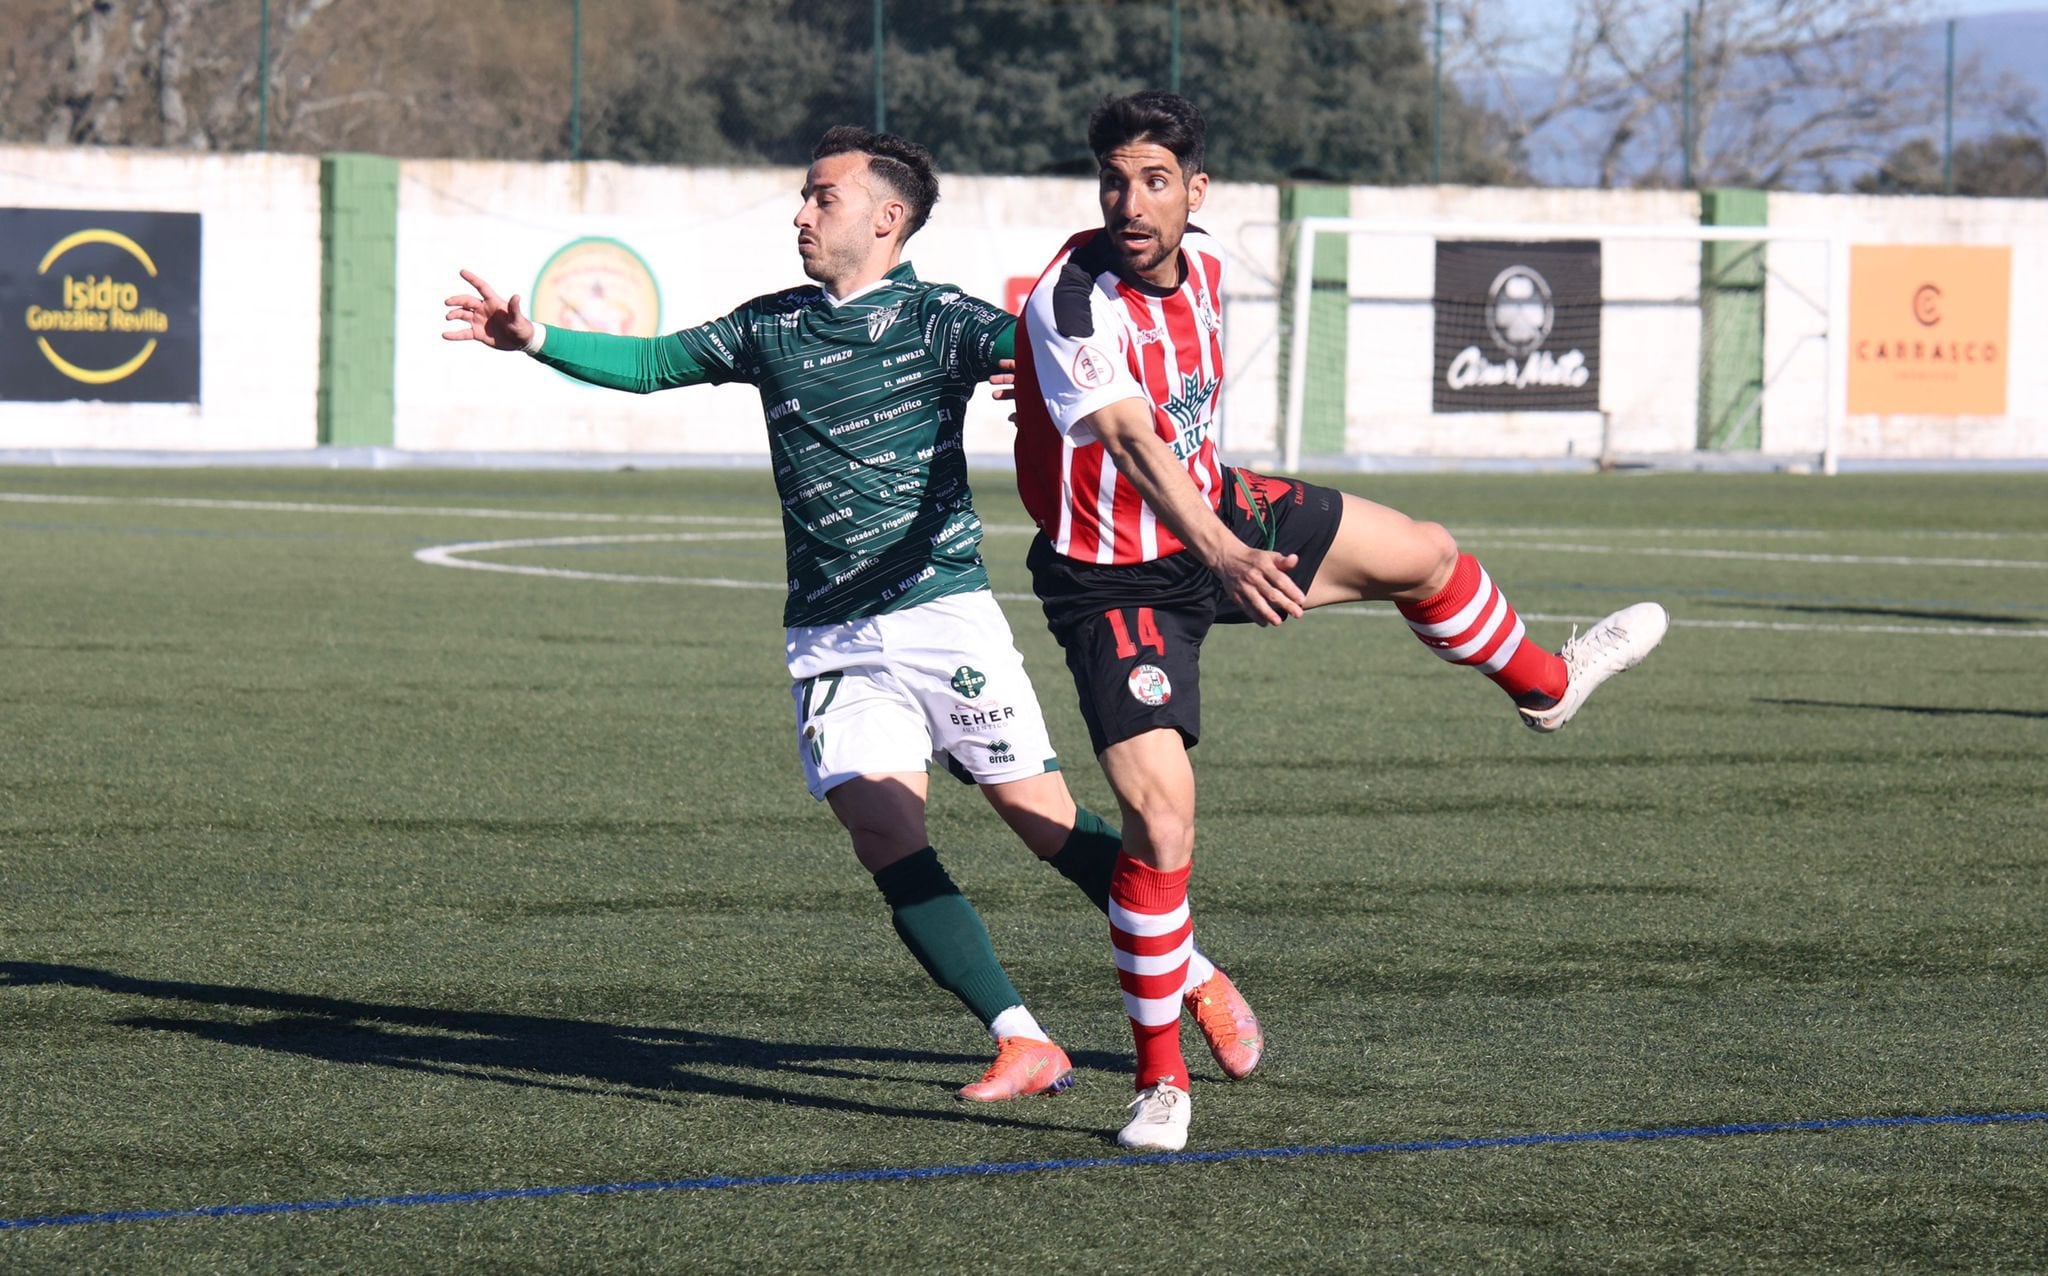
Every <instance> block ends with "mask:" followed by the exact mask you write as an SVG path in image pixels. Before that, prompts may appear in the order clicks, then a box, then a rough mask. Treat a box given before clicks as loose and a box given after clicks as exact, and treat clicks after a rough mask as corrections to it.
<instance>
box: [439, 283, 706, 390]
mask: <svg viewBox="0 0 2048 1276" xmlns="http://www.w3.org/2000/svg"><path fill="white" fill-rule="evenodd" d="M462 278H463V280H464V281H465V282H467V283H468V284H469V286H470V287H472V288H474V289H476V295H475V296H469V295H467V294H463V293H458V294H456V295H455V296H453V297H450V298H449V299H448V318H449V319H451V320H453V321H455V323H456V324H457V325H458V326H456V327H454V328H450V329H448V330H447V331H445V332H443V333H442V334H441V337H442V339H443V340H446V341H481V342H482V343H483V344H485V345H486V346H489V347H490V348H491V349H493V350H524V351H526V352H527V353H528V354H531V355H533V356H534V357H535V358H537V359H539V360H540V361H541V362H542V363H545V364H547V365H548V366H549V367H551V368H554V369H556V370H557V371H560V372H564V373H567V374H568V375H569V376H572V377H575V378H576V379H577V380H578V381H588V382H590V383H591V384H592V385H602V386H609V387H611V388H612V389H614V390H629V391H631V392H633V393H634V394H646V393H649V392H650V391H654V390H665V389H669V388H671V387H673V386H681V385H701V384H703V383H704V382H707V381H717V380H721V379H722V378H720V377H719V376H718V375H717V373H716V371H715V370H713V369H708V368H706V367H705V366H704V365H703V364H702V363H700V362H699V361H698V360H697V359H695V358H694V357H692V356H691V354H690V351H689V349H688V347H687V346H685V345H684V344H683V342H682V340H681V339H680V338H679V337H677V336H675V335H670V336H667V337H622V336H618V335H617V334H614V333H609V332H577V331H574V330H573V329H569V328H549V327H547V326H546V325H544V324H539V323H535V322H534V321H533V320H532V319H530V318H528V317H527V315H526V314H525V313H524V311H523V310H522V308H521V307H520V304H519V298H518V296H517V295H516V294H515V295H514V296H513V297H512V299H511V300H509V301H507V300H505V299H504V298H502V297H500V296H499V295H498V293H497V290H496V289H494V288H492V287H491V285H490V284H488V283H486V282H485V281H484V280H483V279H482V278H481V277H480V276H478V275H477V274H475V273H474V272H472V271H468V270H465V271H463V272H462Z"/></svg>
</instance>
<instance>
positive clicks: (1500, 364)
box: [1278, 217, 1848, 471]
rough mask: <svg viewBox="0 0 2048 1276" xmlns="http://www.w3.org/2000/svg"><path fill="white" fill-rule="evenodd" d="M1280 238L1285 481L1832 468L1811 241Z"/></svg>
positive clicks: (1834, 421)
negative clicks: (1405, 472)
mask: <svg viewBox="0 0 2048 1276" xmlns="http://www.w3.org/2000/svg"><path fill="white" fill-rule="evenodd" d="M1289 229H1290V230H1291V231H1292V232H1293V233H1292V237H1291V242H1292V243H1293V244H1294V245H1295V248H1294V251H1293V253H1292V257H1291V261H1290V269H1289V275H1290V278H1289V279H1288V281H1287V284H1286V288H1287V298H1286V300H1285V302H1284V303H1283V304H1284V305H1285V316H1286V317H1285V321H1284V325H1283V340H1284V349H1283V361H1282V367H1281V369H1280V382H1281V388H1280V394H1281V422H1280V428H1281V437H1280V439H1279V440H1278V442H1279V444H1280V448H1279V450H1280V453H1281V460H1282V464H1283V465H1284V466H1286V467H1288V468H1298V467H1300V466H1302V465H1307V466H1308V467H1309V468H1339V469H1341V468H1383V467H1395V466H1399V465H1402V464H1404V463H1412V464H1423V463H1456V462H1460V461H1472V462H1478V461H1491V462H1495V463H1499V462H1505V461H1510V460H1515V461H1529V462H1550V463H1557V462H1574V461H1576V462H1583V463H1586V464H1602V465H1628V464H1690V465H1695V466H1701V467H1710V466H1715V465H1726V466H1729V467H1731V468H1733V467H1738V466H1742V465H1748V464H1756V463H1764V462H1777V463H1796V464H1803V465H1818V466H1819V467H1820V468H1821V469H1822V470H1823V471H1831V470H1832V469H1833V467H1834V453H1833V447H1834V441H1835V439H1836V438H1837V436H1838V433H1839V431H1838V426H1839V423H1840V421H1841V416H1842V412H1843V403H1844V398H1843V395H1844V383H1843V380H1842V376H1841V370H1842V368H1843V366H1844V362H1845V361H1844V359H1843V356H1842V351H1841V350H1840V349H1839V348H1838V347H1839V346H1840V344H1841V343H1842V342H1843V341H1844V340H1845V339H1846V333H1847V324H1848V319H1847V309H1848V302H1847V264H1846V263H1847V258H1846V252H1847V249H1846V246H1845V245H1844V244H1843V243H1841V242H1839V241H1838V240H1837V239H1836V238H1834V237H1832V236H1830V235H1829V234H1827V233H1826V232H1824V231H1816V230H1811V229H1808V230H1776V229H1773V228H1771V227H1768V226H1742V227H1729V226H1689V225H1676V226H1614V225H1590V224H1589V225H1569V224H1565V225H1558V224H1540V225H1539V224H1463V225H1460V224H1456V223H1452V222H1431V223H1403V222H1375V221H1366V220H1358V219H1349V218H1334V217H1331V218H1325V217H1308V218H1303V219H1301V220H1300V221H1299V222H1296V223H1294V225H1293V226H1292V227H1291V228H1289Z"/></svg>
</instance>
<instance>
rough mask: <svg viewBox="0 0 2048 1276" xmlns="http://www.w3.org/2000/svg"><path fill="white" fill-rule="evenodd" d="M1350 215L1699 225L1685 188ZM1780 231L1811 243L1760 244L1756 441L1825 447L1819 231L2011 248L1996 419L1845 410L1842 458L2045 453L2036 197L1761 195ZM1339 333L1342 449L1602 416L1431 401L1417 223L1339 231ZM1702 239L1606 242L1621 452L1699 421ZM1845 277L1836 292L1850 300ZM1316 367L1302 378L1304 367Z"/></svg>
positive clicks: (1462, 199)
mask: <svg viewBox="0 0 2048 1276" xmlns="http://www.w3.org/2000/svg"><path fill="white" fill-rule="evenodd" d="M1351 216H1352V217H1353V218H1356V219H1360V220H1383V221H1387V222H1412V221H1417V220H1421V221H1427V222H1431V223H1435V224H1439V225H1443V226H1447V227H1448V226H1455V225H1456V224H1457V223H1460V222H1468V223H1470V222H1491V223H1503V222H1508V223H1516V224H1522V225H1527V226H1529V227H1530V228H1531V230H1532V231H1537V230H1540V228H1541V227H1542V226H1544V225H1563V224H1566V223H1577V224H1579V225H1591V226H1645V225H1667V226H1668V225H1695V224H1697V223H1698V221H1699V201H1698V198H1697V197H1696V196H1695V195H1693V194H1691V193H1689V192H1665V191H1597V190H1510V189H1502V188H1463V187H1418V188H1402V189H1383V188H1378V187H1358V188H1354V189H1353V191H1352V195H1351ZM1768 221H1769V224H1770V227H1771V229H1772V230H1773V231H1776V232H1785V231H1799V230H1811V231H1812V232H1813V233H1814V234H1815V235H1816V236H1817V237H1818V238H1816V239H1814V240H1778V241H1773V242H1772V243H1771V244H1770V246H1769V248H1768V250H1767V254H1768V256H1767V261H1768V273H1767V275H1766V283H1765V298H1764V307H1765V322H1764V378H1765V383H1766V389H1765V394H1764V402H1763V420H1762V445H1761V450H1762V451H1763V452H1764V453H1766V454H1773V455H1802V454H1804V455H1814V454H1818V453H1819V452H1820V451H1821V449H1822V447H1823V445H1824V443H1825V442H1826V438H1825V432H1826V428H1827V427H1826V422H1827V417H1828V406H1829V396H1830V395H1831V394H1838V393H1840V392H1841V391H1840V383H1839V382H1835V383H1833V384H1831V383H1830V379H1829V376H1828V372H1829V366H1830V361H1831V360H1832V359H1839V358H1840V357H1841V355H1840V354H1839V353H1837V352H1835V351H1834V350H1833V349H1831V347H1830V344H1829V340H1828V332H1829V324H1830V322H1834V323H1835V325H1836V328H1837V330H1838V335H1839V336H1841V337H1842V339H1843V340H1844V341H1846V329H1847V322H1848V316H1847V315H1846V313H1845V314H1842V315H1840V316H1834V317H1831V316H1830V315H1829V314H1828V307H1829V305H1830V301H1829V298H1830V286H1831V283H1832V282H1834V281H1831V279H1830V273H1829V272H1830V269H1831V265H1830V256H1829V249H1828V245H1827V243H1826V242H1825V237H1826V236H1828V235H1831V234H1845V235H1846V236H1847V237H1848V240H1849V241H1850V242H1852V243H1862V244H1881V243H1918V244H2010V245H2011V246H2012V248H2013V263H2012V264H2013V279H2012V300H2013V309H2012V318H2011V330H2010V341H2009V346H2010V349H2011V350H2012V351H2014V352H2015V358H2014V359H2013V360H2012V362H2011V363H2010V365H2009V366H2010V369H2011V371H2010V380H2009V382H2008V385H2007V414H2006V415H2005V416H2003V417H1872V416H1863V417H1849V418H1848V419H1847V421H1846V422H1845V423H1844V424H1843V425H1842V427H1841V429H1840V437H1838V438H1837V439H1835V440H1834V446H1835V450H1836V452H1837V454H1838V455H1840V456H1842V457H1846V458H1878V457H1885V458H1911V459H1922V460H1934V459H1969V458H1991V457H2042V456H2048V376H2042V375H2040V374H2039V373H2038V372H2037V371H2036V370H2035V368H2034V367H2033V366H2032V365H2030V364H2029V363H2028V362H2027V360H2026V359H2025V357H2024V354H2023V352H2025V351H2028V350H2038V349H2043V348H2048V311H2044V310H2043V309H2042V308H2040V307H2035V306H2030V305H2028V304H2027V303H2028V299H2029V298H2031V297H2033V296H2037V295H2041V294H2042V293H2043V292H2044V291H2048V201H2041V200H1991V199H1929V198H1922V197H1900V196H1847V195H1797V194H1794V195H1782V194H1774V195H1772V196H1770V203H1769V216H1768ZM1350 243H1351V258H1350V297H1351V307H1350V330H1349V334H1348V344H1347V350H1346V373H1347V376H1348V379H1349V380H1348V394H1347V400H1346V409H1345V418H1346V420H1345V451H1346V452H1347V453H1350V454H1353V455H1365V456H1374V455H1379V456H1391V457H1403V456H1436V457H1570V456H1578V457H1588V456H1593V455H1596V454H1598V452H1599V449H1600V448H1601V446H1602V437H1601V434H1602V420H1601V416H1600V414H1599V413H1591V412H1588V413H1498V414H1487V413H1459V414H1446V415H1442V416H1438V415H1434V414H1432V412H1431V411H1430V401H1431V389H1432V378H1433V375H1434V363H1433V359H1432V354H1433V351H1432V342H1433V320H1432V314H1431V310H1430V304H1429V303H1430V298H1431V296H1432V295H1433V292H1434V286H1435V242H1434V240H1433V238H1432V237H1430V236H1427V235H1393V234H1375V233H1370V232H1365V233H1355V234H1353V235H1352V236H1351V238H1350ZM1699 263H1700V247H1699V242H1698V241H1697V240H1607V241H1605V242H1604V245H1603V249H1602V253H1601V283H1602V287H1603V289H1604V291H1605V294H1606V298H1607V301H1606V306H1605V308H1604V310H1603V313H1602V317H1601V353H1600V364H1601V367H1600V381H1601V387H1600V395H1601V405H1602V407H1603V408H1604V409H1605V411H1606V412H1607V414H1608V415H1609V417H1610V424H1611V428H1612V437H1611V438H1610V439H1609V440H1608V446H1609V448H1610V449H1611V450H1612V451H1613V452H1615V453H1619V454H1624V455H1626V454H1645V453H1649V454H1669V453H1677V452H1688V451H1691V450H1692V449H1693V447H1694V446H1695V440H1696V438H1697V435H1698V416H1699V353H1700V331H1699V318H1700V315H1699V310H1698V298H1699ZM1846 295H1847V294H1846V285H1845V286H1844V288H1843V290H1842V292H1841V297H1842V301H1843V302H1844V303H1845V302H1846ZM1311 375H1313V373H1312V374H1311Z"/></svg>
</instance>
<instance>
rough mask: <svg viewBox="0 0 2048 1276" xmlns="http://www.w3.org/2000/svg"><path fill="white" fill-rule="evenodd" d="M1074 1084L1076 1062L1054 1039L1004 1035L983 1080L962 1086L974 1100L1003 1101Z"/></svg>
mask: <svg viewBox="0 0 2048 1276" xmlns="http://www.w3.org/2000/svg"><path fill="white" fill-rule="evenodd" d="M1072 1084H1074V1065H1073V1063H1072V1061H1070V1060H1069V1059H1068V1058H1067V1052H1066V1051H1064V1050H1062V1049H1060V1048H1059V1047H1058V1046H1056V1045H1054V1044H1053V1043H1052V1042H1050V1041H1034V1040H1033V1039H1031V1038H1030V1037H1004V1038H1003V1039H1002V1040H1001V1041H998V1042H997V1043H996V1061H995V1062H994V1063H992V1064H990V1065H988V1071H987V1072H984V1073H982V1075H981V1080H979V1081H977V1082H975V1083H974V1084H973V1085H970V1086H962V1087H961V1088H960V1097H961V1098H963V1099H966V1100H968V1101H969V1102H970V1103H999V1102H1001V1101H1002V1100H1004V1099H1021V1098H1023V1097H1024V1096H1025V1095H1027V1094H1058V1093H1059V1092H1060V1091H1062V1090H1064V1089H1066V1088H1067V1087H1068V1086H1070V1085H1072Z"/></svg>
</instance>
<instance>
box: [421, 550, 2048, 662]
mask: <svg viewBox="0 0 2048 1276" xmlns="http://www.w3.org/2000/svg"><path fill="white" fill-rule="evenodd" d="M769 538H770V537H769V534H768V533H765V532H651V533H648V534H646V535H643V536H551V537H536V538H530V539H526V540H510V541H470V542H467V543H465V544H460V545H436V546H433V547H432V548H429V549H422V550H416V551H414V553H413V557H414V558H416V559H418V560H419V561H421V562H423V563H428V564H431V565H433V566H436V567H464V568H468V569H470V570H472V571H487V572H510V573H513V574H515V575H520V576H552V577H555V578H557V579H560V580H592V581H607V582H612V583H617V584H631V585H702V586H711V587H716V588H722V589H774V590H782V589H786V588H787V585H785V584H784V583H783V582H781V581H748V580H732V579H730V578H726V577H706V576H647V575H628V574H626V573H622V572H586V571H577V570H574V569H570V568H556V567H532V566H527V565H524V564H516V563H490V562H475V561H472V560H470V559H467V558H463V557H461V555H464V554H480V553H490V552H494V551H499V550H513V549H551V548H556V547H561V546H573V545H624V544H648V543H654V542H660V543H673V542H678V541H736V540H766V539H769ZM996 597H997V598H998V599H1000V600H1001V601H1003V602H1006V603H1030V602H1036V601H1037V599H1036V598H1035V597H1034V596H1033V595H1031V594H1016V593H998V594H996ZM1321 614H1323V615H1330V616H1349V617H1353V618H1366V619H1383V620H1398V619H1400V613H1399V612H1397V611H1395V610H1394V609H1393V608H1392V607H1389V606H1386V605H1384V604H1379V605H1374V604H1366V605H1362V606H1342V607H1333V608H1331V609H1329V611H1327V612H1324V613H1321ZM1521 616H1522V619H1524V620H1534V621H1542V622H1555V623H1558V624H1568V625H1589V624H1592V623H1593V622H1594V621H1596V620H1598V619H1600V617H1598V616H1578V615H1569V614H1564V613H1555V614H1553V613H1548V612H1523V613H1521ZM1671 623H1672V624H1673V625H1676V626H1682V627H1684V628H1687V629H1727V630H1752V631H1762V632H1768V633H1814V634H1820V633H1825V634H1904V635H1923V636H1929V637H1936V638H2048V628H2036V629H2000V628H1997V627H1994V626H1987V625H1968V626H1964V625H1822V624H1814V623H1811V622H1807V621H1767V620H1685V619H1674V620H1673V621H1672V622H1671Z"/></svg>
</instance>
